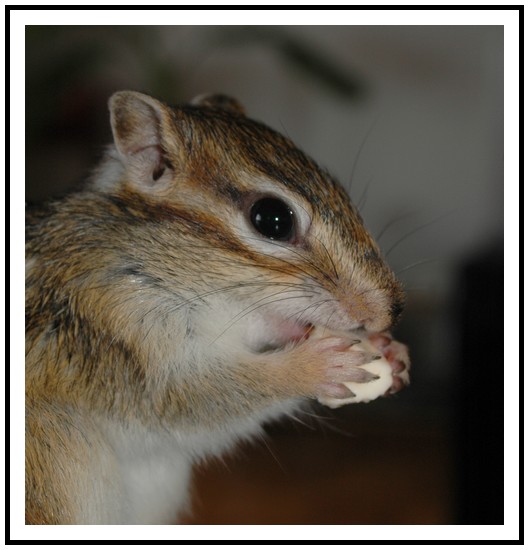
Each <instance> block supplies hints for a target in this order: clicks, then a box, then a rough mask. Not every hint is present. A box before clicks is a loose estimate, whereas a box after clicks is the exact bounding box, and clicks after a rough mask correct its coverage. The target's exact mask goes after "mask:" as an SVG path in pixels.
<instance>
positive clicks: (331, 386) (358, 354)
mask: <svg viewBox="0 0 529 550" xmlns="http://www.w3.org/2000/svg"><path fill="white" fill-rule="evenodd" d="M359 342H360V341H359V340H358V339H356V338H354V337H349V336H327V337H319V338H312V339H311V338H309V339H308V340H307V341H306V342H304V343H303V344H301V345H300V348H298V352H300V363H301V364H302V365H303V366H304V368H305V369H306V370H307V371H308V372H306V373H305V375H306V378H305V380H306V381H307V382H312V387H311V388H307V394H308V395H311V396H312V397H316V398H317V399H319V400H325V399H327V398H331V399H347V398H352V397H355V393H354V392H353V391H352V390H351V389H350V387H348V386H347V385H348V384H367V383H369V382H373V381H375V380H377V379H378V378H379V376H378V375H377V374H376V373H373V372H370V371H369V370H366V369H365V368H361V367H362V366H365V365H368V364H370V363H372V362H373V361H376V360H377V359H380V358H381V357H382V354H380V353H377V352H374V350H373V349H368V350H366V349H362V348H360V347H358V348H355V345H356V344H358V343H359ZM301 348H303V349H301Z"/></svg>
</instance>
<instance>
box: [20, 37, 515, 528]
mask: <svg viewBox="0 0 529 550" xmlns="http://www.w3.org/2000/svg"><path fill="white" fill-rule="evenodd" d="M120 89H133V90H138V91H142V92H145V93H149V94H151V95H153V96H156V97H158V98H160V99H162V100H165V101H166V102H168V103H172V104H174V103H179V102H186V101H188V100H190V99H191V98H193V97H194V96H195V95H198V94H201V93H204V92H222V93H225V94H229V95H232V96H234V97H236V98H238V99H239V100H240V101H241V102H242V103H243V104H244V105H245V106H246V109H247V113H248V114H249V116H251V117H252V118H255V119H258V120H261V121H263V122H265V123H266V124H268V125H269V126H271V127H273V128H275V129H276V130H278V131H280V132H282V133H284V134H287V135H288V136H289V137H290V138H291V139H292V140H293V141H294V142H295V143H296V144H297V145H298V146H299V147H300V148H301V149H303V150H304V151H305V152H306V153H308V154H309V155H310V156H312V157H313V158H314V159H315V160H316V161H318V162H319V163H320V164H321V165H323V166H324V167H325V168H327V169H328V170H329V171H330V172H331V173H332V174H334V175H335V176H336V177H338V178H339V179H340V180H341V181H342V183H344V185H346V186H347V188H348V189H349V190H350V194H351V197H352V199H353V201H354V202H355V203H356V204H357V205H358V206H359V208H361V212H362V216H363V217H364V220H365V221H366V224H367V226H368V227H369V229H370V230H371V231H372V233H373V234H374V235H375V236H376V237H377V238H378V240H379V243H380V245H381V247H382V249H383V250H384V252H385V254H386V257H387V260H388V262H389V264H390V265H391V266H392V267H393V269H394V270H395V271H396V272H397V274H398V276H399V278H400V279H401V280H402V281H403V282H404V284H405V286H406V289H407V295H408V301H407V307H406V311H405V314H404V317H403V320H402V322H401V323H400V325H399V326H398V327H397V329H396V331H395V335H396V337H397V338H398V339H399V340H401V341H403V342H406V343H407V344H409V347H410V350H411V357H412V362H413V370H412V385H411V386H410V387H409V388H407V389H406V390H404V391H403V392H402V393H400V394H398V395H396V396H394V397H391V398H387V399H381V400H378V401H375V402H373V403H370V404H367V405H352V406H349V407H344V408H342V409H338V410H330V409H326V408H324V407H322V406H318V405H313V406H312V407H311V409H310V410H309V411H308V412H307V413H304V414H302V415H301V416H300V421H299V422H296V421H293V420H291V419H290V420H287V421H283V422H279V423H277V424H274V425H272V426H268V427H267V433H268V437H267V438H266V440H264V441H257V442H256V443H254V444H252V445H245V446H242V447H241V448H239V449H238V450H237V451H236V452H234V453H232V454H231V455H229V456H226V457H223V460H214V461H211V462H208V463H207V464H203V465H200V466H199V467H197V469H196V472H195V480H196V485H195V491H194V495H193V502H194V505H193V513H192V514H190V515H189V517H187V518H186V519H185V521H186V522H188V523H195V524H502V523H503V371H502V370H500V368H499V367H500V365H501V364H502V363H503V331H502V330H501V329H498V327H503V27H502V26H357V27H355V26H347V27H346V26H344V27H340V26H333V27H315V26H291V27H290V26H281V27H279V26H278V27H270V26H266V27H265V26H263V27H260V26H251V27H244V26H234V27H230V26H219V27H215V26H204V27H201V26H185V27H175V26H160V27H145V26H131V27H127V26H120V27H114V26H101V27H97V26H86V27H84V26H57V27H50V26H27V27H26V200H27V201H29V202H38V201H41V200H45V199H47V198H50V197H52V196H54V195H57V194H61V193H63V192H65V191H68V190H70V189H73V188H76V187H78V186H79V184H81V183H82V181H83V179H84V178H86V176H87V175H88V174H89V173H90V170H91V169H92V168H93V167H94V165H95V163H96V162H97V161H98V159H99V158H100V157H101V153H102V151H103V147H104V145H105V144H106V143H108V142H110V141H111V133H110V128H109V122H108V112H107V99H108V97H109V96H110V95H111V94H112V93H113V92H114V91H117V90H120ZM498 371H499V372H498ZM516 391H517V390H516Z"/></svg>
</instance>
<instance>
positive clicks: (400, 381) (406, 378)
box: [369, 332, 411, 395]
mask: <svg viewBox="0 0 529 550" xmlns="http://www.w3.org/2000/svg"><path fill="white" fill-rule="evenodd" d="M369 340H370V342H371V343H372V344H373V346H375V348H376V349H378V350H379V351H380V353H381V354H382V355H383V356H384V357H385V359H386V361H388V363H389V364H390V365H391V370H392V377H393V383H392V385H391V387H390V388H389V390H388V391H387V392H386V395H391V394H394V393H397V392H399V391H400V390H401V389H402V388H404V387H405V386H407V385H409V383H410V368H411V362H410V356H409V353H408V347H407V346H405V345H404V344H402V343H401V342H397V341H396V340H393V337H392V336H391V334H389V333H387V332H383V333H374V334H370V335H369Z"/></svg>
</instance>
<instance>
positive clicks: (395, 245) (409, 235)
mask: <svg viewBox="0 0 529 550" xmlns="http://www.w3.org/2000/svg"><path fill="white" fill-rule="evenodd" d="M452 213H453V212H448V213H445V214H441V215H440V216H437V217H436V218H434V219H433V220H430V221H429V222H426V223H424V224H422V225H420V226H419V227H416V228H415V229H413V230H412V231H408V233H406V234H405V235H403V236H402V237H401V238H400V239H398V240H397V242H395V243H393V245H392V246H391V247H390V249H389V250H388V251H386V253H385V257H386V258H387V257H388V256H389V255H390V254H391V252H392V251H393V250H395V248H396V247H397V246H398V245H399V244H401V243H402V242H403V241H404V240H406V239H407V238H408V237H411V236H412V235H414V234H415V233H417V232H418V231H420V230H421V229H424V228H426V227H429V226H430V225H433V224H435V223H437V222H439V221H440V220H442V219H443V218H446V217H447V216H449V215H450V214H452Z"/></svg>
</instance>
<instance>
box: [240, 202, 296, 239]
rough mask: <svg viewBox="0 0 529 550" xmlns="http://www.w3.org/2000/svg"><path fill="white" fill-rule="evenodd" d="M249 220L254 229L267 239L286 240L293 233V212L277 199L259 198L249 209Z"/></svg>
mask: <svg viewBox="0 0 529 550" xmlns="http://www.w3.org/2000/svg"><path fill="white" fill-rule="evenodd" d="M250 220H251V222H252V224H253V225H254V227H255V229H257V231H259V233H261V234H262V235H264V236H265V237H268V238H269V239H275V240H278V241H288V240H290V239H291V238H292V235H293V233H294V214H293V213H292V210H290V208H289V207H288V205H286V204H285V203H284V202H283V201H281V200H279V199H274V198H272V197H266V198H263V199H259V200H258V201H257V202H256V203H255V204H254V205H253V206H252V209H251V210H250Z"/></svg>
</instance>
